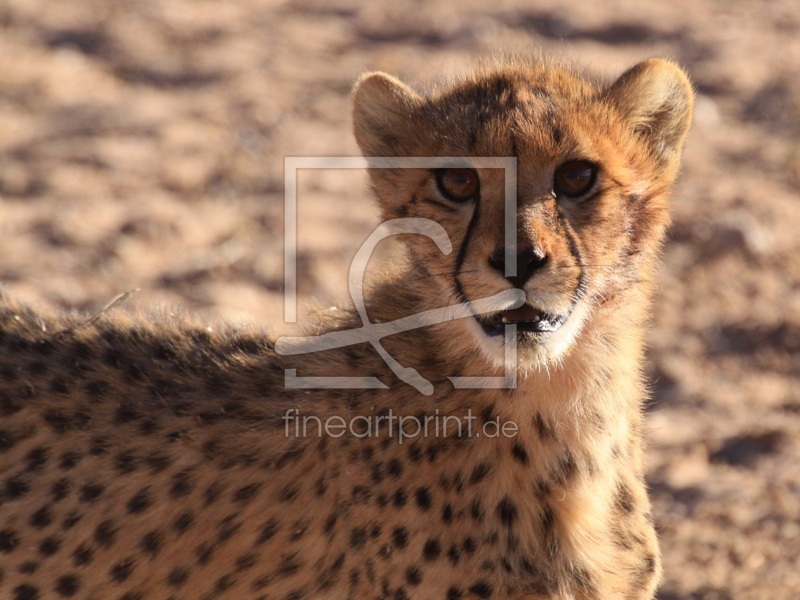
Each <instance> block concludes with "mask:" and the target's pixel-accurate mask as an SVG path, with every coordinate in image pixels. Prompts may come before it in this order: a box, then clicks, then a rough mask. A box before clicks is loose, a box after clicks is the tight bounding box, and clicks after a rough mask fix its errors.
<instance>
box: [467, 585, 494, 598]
mask: <svg viewBox="0 0 800 600" xmlns="http://www.w3.org/2000/svg"><path fill="white" fill-rule="evenodd" d="M469 591H470V592H471V593H473V594H475V595H476V596H477V597H478V598H491V597H492V588H491V587H490V586H489V584H488V583H486V582H485V581H478V582H476V583H475V584H474V585H472V586H470V588H469Z"/></svg>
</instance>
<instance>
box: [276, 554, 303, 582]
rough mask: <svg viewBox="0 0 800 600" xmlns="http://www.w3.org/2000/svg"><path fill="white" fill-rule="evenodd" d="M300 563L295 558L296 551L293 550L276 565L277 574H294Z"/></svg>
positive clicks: (285, 575) (284, 575) (286, 575)
mask: <svg viewBox="0 0 800 600" xmlns="http://www.w3.org/2000/svg"><path fill="white" fill-rule="evenodd" d="M301 564H302V563H300V562H299V561H298V560H297V553H296V552H294V553H292V554H290V555H289V556H287V557H285V558H284V559H283V561H281V564H280V565H278V570H277V574H278V575H281V576H283V577H288V576H290V575H294V574H295V573H297V571H299V570H300V566H301Z"/></svg>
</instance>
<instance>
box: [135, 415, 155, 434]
mask: <svg viewBox="0 0 800 600" xmlns="http://www.w3.org/2000/svg"><path fill="white" fill-rule="evenodd" d="M158 430H159V425H158V422H157V421H156V420H155V419H154V418H153V417H147V418H146V419H142V422H141V423H139V431H140V432H141V433H143V434H144V435H152V434H154V433H156V432H157V431H158Z"/></svg>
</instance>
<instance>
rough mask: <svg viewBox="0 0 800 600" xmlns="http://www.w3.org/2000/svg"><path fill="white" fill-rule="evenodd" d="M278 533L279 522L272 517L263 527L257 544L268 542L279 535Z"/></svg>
mask: <svg viewBox="0 0 800 600" xmlns="http://www.w3.org/2000/svg"><path fill="white" fill-rule="evenodd" d="M277 531H278V520H277V519H276V518H275V517H272V518H271V519H270V520H268V521H267V522H266V523H264V524H263V525H262V526H261V530H260V531H259V533H258V538H256V544H263V543H265V542H268V541H269V540H271V539H272V537H273V536H274V535H275V534H276V533H277Z"/></svg>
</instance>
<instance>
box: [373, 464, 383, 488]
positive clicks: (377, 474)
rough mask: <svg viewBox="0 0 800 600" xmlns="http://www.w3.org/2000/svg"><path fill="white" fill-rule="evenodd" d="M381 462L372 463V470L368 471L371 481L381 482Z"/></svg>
mask: <svg viewBox="0 0 800 600" xmlns="http://www.w3.org/2000/svg"><path fill="white" fill-rule="evenodd" d="M383 477H384V475H383V463H381V462H377V463H374V464H373V465H372V472H371V473H370V478H371V479H372V483H381V482H382V481H383Z"/></svg>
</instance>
